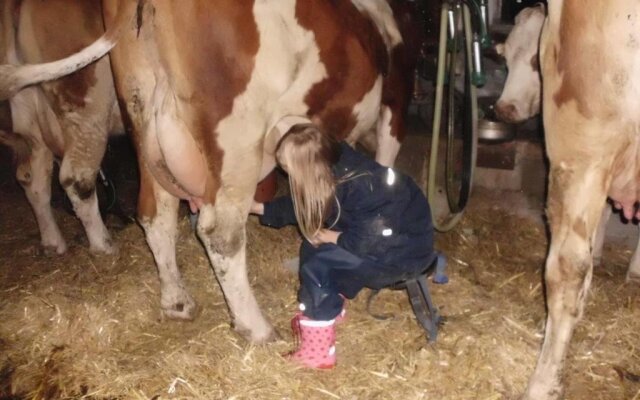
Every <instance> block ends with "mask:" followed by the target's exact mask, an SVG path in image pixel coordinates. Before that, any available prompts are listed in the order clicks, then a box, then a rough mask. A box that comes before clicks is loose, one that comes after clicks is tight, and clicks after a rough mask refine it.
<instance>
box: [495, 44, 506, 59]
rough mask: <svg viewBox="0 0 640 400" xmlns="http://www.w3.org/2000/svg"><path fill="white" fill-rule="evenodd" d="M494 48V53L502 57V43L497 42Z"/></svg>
mask: <svg viewBox="0 0 640 400" xmlns="http://www.w3.org/2000/svg"><path fill="white" fill-rule="evenodd" d="M494 49H495V50H496V54H498V55H499V56H501V57H504V43H497V44H496V45H495V46H494Z"/></svg>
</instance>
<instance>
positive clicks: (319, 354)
mask: <svg viewBox="0 0 640 400" xmlns="http://www.w3.org/2000/svg"><path fill="white" fill-rule="evenodd" d="M291 328H292V329H293V334H294V336H295V337H296V341H297V342H298V349H297V350H295V351H294V352H292V353H290V354H288V355H287V358H288V359H289V360H291V361H293V362H296V363H298V364H300V365H302V366H303V367H307V368H317V369H328V368H333V367H334V366H335V365H336V329H335V321H334V320H331V321H315V320H312V319H310V318H307V317H305V316H304V315H302V314H297V315H296V316H295V317H294V318H293V319H292V320H291Z"/></svg>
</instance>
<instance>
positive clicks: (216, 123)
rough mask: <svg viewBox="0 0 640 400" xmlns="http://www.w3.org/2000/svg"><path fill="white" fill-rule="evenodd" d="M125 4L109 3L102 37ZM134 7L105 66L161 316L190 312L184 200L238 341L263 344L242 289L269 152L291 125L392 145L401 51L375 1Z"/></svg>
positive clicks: (268, 332) (249, 295)
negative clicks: (392, 83) (127, 145)
mask: <svg viewBox="0 0 640 400" xmlns="http://www.w3.org/2000/svg"><path fill="white" fill-rule="evenodd" d="M124 3H125V2H124V1H118V0H105V1H104V9H105V15H106V18H105V19H106V21H107V26H109V24H110V21H111V20H112V16H113V15H114V14H115V12H116V10H117V9H118V7H121V6H122V5H123V4H124ZM142 5H143V6H141V7H140V8H139V13H140V14H139V16H138V18H137V23H136V25H135V26H133V27H131V29H129V30H128V31H126V32H125V34H124V35H123V37H122V38H121V40H120V42H119V43H118V45H117V46H116V47H115V48H114V50H113V51H112V53H111V57H112V65H113V72H114V76H115V81H116V87H117V91H118V95H119V96H120V98H121V100H122V103H123V104H124V105H125V109H126V110H127V112H128V114H129V117H130V119H131V121H132V123H133V126H134V138H135V142H136V144H137V146H138V153H139V159H140V161H141V162H140V169H141V190H140V201H139V215H140V216H141V222H142V225H143V226H144V228H145V231H146V235H147V239H148V242H149V245H150V247H151V249H152V251H153V253H154V256H155V258H156V262H157V264H158V270H159V274H160V281H161V287H162V299H161V302H162V307H163V309H164V311H165V313H167V314H168V315H170V316H172V317H178V318H190V317H191V316H192V315H193V312H194V309H195V304H194V301H193V300H192V298H191V296H190V295H189V294H188V292H187V291H186V289H185V288H184V285H183V283H182V280H181V278H180V274H179V272H178V268H177V265H176V259H175V237H176V216H177V207H178V201H179V199H186V200H189V201H190V203H191V204H192V207H194V208H198V209H199V210H200V217H199V220H198V227H197V233H198V236H199V237H200V239H201V241H202V243H203V244H204V246H205V248H206V251H207V253H208V255H209V258H210V260H211V263H212V265H213V268H214V270H215V272H216V276H217V279H218V281H219V282H220V285H221V287H222V289H223V292H224V294H225V297H226V300H227V303H228V305H229V309H230V311H231V314H232V317H233V320H234V325H235V328H236V330H238V331H239V332H241V333H242V334H243V335H244V336H246V337H247V338H248V339H249V340H251V341H254V342H263V341H266V340H269V339H271V338H272V337H273V329H272V327H271V324H270V323H269V322H268V321H267V320H266V318H265V317H264V316H263V315H262V312H261V311H260V308H259V306H258V304H257V301H256V299H255V297H254V295H253V292H252V291H251V288H250V286H249V282H248V279H247V270H246V257H245V245H246V234H245V223H246V220H247V214H248V210H249V206H250V203H251V197H252V194H253V192H254V189H255V186H256V183H257V182H258V180H259V179H260V178H261V176H260V174H261V171H263V172H264V171H266V170H268V169H269V168H268V166H269V165H273V157H272V155H271V154H272V153H271V151H272V148H269V147H270V145H271V146H272V145H273V144H274V143H275V141H276V140H275V139H274V138H277V137H278V136H279V134H281V133H282V131H281V129H286V126H288V125H290V122H287V121H290V120H294V121H295V120H297V119H298V118H306V119H310V120H312V121H315V122H317V123H318V124H320V125H321V126H322V127H323V128H324V129H325V130H326V131H328V132H331V133H332V134H334V135H336V136H337V137H339V138H343V139H346V140H348V141H351V142H353V141H355V140H357V138H358V137H359V136H360V135H362V134H364V133H365V132H366V131H368V130H370V129H371V128H372V127H376V125H377V131H378V132H379V135H378V146H379V148H383V147H386V146H388V142H386V138H391V136H390V135H389V133H390V132H391V130H392V129H393V128H394V127H395V126H397V123H398V119H399V118H401V115H399V114H397V113H395V112H394V108H393V104H392V103H391V104H384V103H383V100H384V99H385V98H393V96H389V93H390V92H389V91H390V90H391V89H393V88H389V87H385V76H384V75H385V74H388V76H392V74H393V71H392V69H390V67H393V64H392V63H393V61H394V57H393V49H394V48H396V47H397V46H399V45H401V43H402V38H401V35H400V33H399V31H398V29H397V27H396V25H395V22H394V19H393V14H392V11H391V9H390V7H389V5H388V4H387V2H386V1H381V0H353V1H345V0H343V1H325V0H318V1H302V0H298V1H295V0H277V1H249V0H243V1H237V0H223V1H217V2H215V3H213V2H210V1H204V0H188V1H181V2H179V3H177V2H173V1H168V0H150V1H146V2H144V3H142ZM281 126H285V128H280V127H281ZM265 137H266V139H265ZM381 139H382V140H381ZM392 140H395V139H392ZM263 153H265V154H263Z"/></svg>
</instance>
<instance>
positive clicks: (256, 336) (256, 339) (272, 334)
mask: <svg viewBox="0 0 640 400" xmlns="http://www.w3.org/2000/svg"><path fill="white" fill-rule="evenodd" d="M234 330H235V331H236V332H237V333H238V334H239V335H240V336H242V337H243V338H244V339H245V340H246V341H247V342H251V343H253V344H267V343H273V342H276V341H278V340H280V339H282V337H281V336H280V334H279V333H278V331H276V330H275V329H273V327H269V329H268V330H267V331H266V332H255V331H252V330H250V329H246V328H240V327H238V326H235V327H234Z"/></svg>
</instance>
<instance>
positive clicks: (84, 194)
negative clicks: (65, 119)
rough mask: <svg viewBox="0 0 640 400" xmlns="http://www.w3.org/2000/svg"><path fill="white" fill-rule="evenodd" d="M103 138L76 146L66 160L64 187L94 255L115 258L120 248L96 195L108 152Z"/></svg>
mask: <svg viewBox="0 0 640 400" xmlns="http://www.w3.org/2000/svg"><path fill="white" fill-rule="evenodd" d="M103 136H104V139H98V138H94V139H95V141H93V142H92V143H88V144H86V145H84V146H83V145H82V141H81V140H78V141H77V142H76V143H74V146H75V147H73V148H71V149H69V150H68V151H67V152H66V153H65V155H64V158H63V159H62V164H61V165H60V183H61V184H62V187H63V188H64V190H65V192H66V193H67V197H69V200H70V201H71V204H72V205H73V211H74V212H75V214H76V216H77V217H78V218H79V219H80V222H82V225H83V226H84V230H85V232H86V234H87V238H88V239H89V246H90V248H91V251H94V252H99V253H105V254H113V253H115V251H116V248H115V247H114V245H113V243H112V241H111V235H110V234H109V231H108V230H107V227H106V226H105V225H104V222H103V221H102V217H101V215H100V209H99V207H98V196H97V195H96V177H97V175H98V169H99V168H100V162H101V161H102V157H103V155H104V151H105V148H106V134H105V135H103ZM89 140H92V139H91V138H89Z"/></svg>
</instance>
